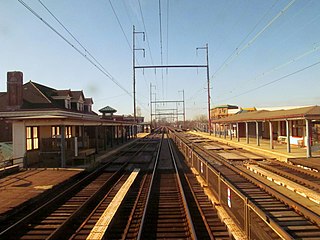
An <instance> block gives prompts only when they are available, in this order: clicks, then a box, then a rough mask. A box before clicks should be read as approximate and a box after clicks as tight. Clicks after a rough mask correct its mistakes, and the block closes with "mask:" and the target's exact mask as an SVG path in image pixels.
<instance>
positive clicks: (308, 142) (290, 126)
mask: <svg viewBox="0 0 320 240" xmlns="http://www.w3.org/2000/svg"><path fill="white" fill-rule="evenodd" d="M211 125H212V130H213V134H214V135H215V136H219V137H224V138H227V137H229V138H230V139H233V138H236V139H237V140H238V141H240V138H244V139H245V141H246V143H247V144H249V143H250V142H251V143H252V141H253V144H256V145H258V146H259V145H260V141H262V140H267V141H269V145H270V149H274V148H275V147H276V145H277V144H286V146H287V152H288V153H290V152H291V147H292V146H293V145H294V146H297V147H299V148H303V149H305V150H306V156H307V157H312V155H313V153H317V154H318V153H319V150H320V106H307V107H295V108H287V109H278V110H257V111H249V112H241V111H240V112H238V113H236V114H234V115H229V116H227V117H222V118H216V119H213V118H212V119H211ZM252 139H253V140H252Z"/></svg>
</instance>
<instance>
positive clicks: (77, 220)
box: [0, 136, 154, 239]
mask: <svg viewBox="0 0 320 240" xmlns="http://www.w3.org/2000/svg"><path fill="white" fill-rule="evenodd" d="M150 140H151V142H152V144H154V140H153V137H152V136H151V137H150ZM150 140H149V139H146V140H142V141H138V142H137V144H135V145H134V146H133V147H131V148H130V149H127V150H128V151H127V152H123V151H122V155H121V156H117V157H116V158H113V159H112V161H109V162H108V163H106V164H105V165H103V166H101V167H100V168H98V169H97V170H95V171H94V172H92V173H91V174H89V175H88V176H86V177H85V178H83V179H82V180H81V181H79V182H77V183H76V184H74V185H73V186H71V187H70V188H68V189H67V190H66V191H64V192H63V193H61V194H59V195H58V196H56V197H55V198H54V199H52V200H50V201H48V202H46V203H45V204H44V205H42V206H40V207H39V208H38V209H37V210H35V211H33V212H32V213H30V214H28V215H27V216H25V217H24V218H23V219H20V220H18V221H17V222H16V223H15V224H13V225H11V226H10V227H8V228H7V229H5V230H3V231H2V232H1V233H0V238H1V239H61V238H64V239H65V238H66V236H71V235H72V234H73V233H74V231H75V230H76V229H77V226H78V225H80V224H81V223H82V220H84V219H85V218H86V216H87V215H89V214H90V213H91V210H92V209H94V207H95V206H96V204H97V203H99V201H100V200H101V199H102V198H103V197H104V196H105V192H107V191H109V190H110V189H111V188H112V186H113V185H115V183H116V182H117V181H118V180H119V179H121V178H123V176H124V175H125V174H126V171H125V168H127V167H130V164H131V163H130V161H131V160H132V159H134V157H138V156H139V154H140V153H141V152H142V151H143V149H144V148H145V147H146V146H148V142H149V141H150ZM132 149H134V150H132ZM119 159H120V160H119ZM11 221H12V220H11Z"/></svg>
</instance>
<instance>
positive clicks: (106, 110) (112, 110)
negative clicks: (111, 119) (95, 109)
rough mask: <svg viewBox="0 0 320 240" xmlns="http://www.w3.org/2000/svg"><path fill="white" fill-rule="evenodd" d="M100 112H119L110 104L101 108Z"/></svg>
mask: <svg viewBox="0 0 320 240" xmlns="http://www.w3.org/2000/svg"><path fill="white" fill-rule="evenodd" d="M99 112H101V113H115V112H117V110H115V109H114V108H112V107H110V106H106V107H104V108H101V109H100V110H99Z"/></svg>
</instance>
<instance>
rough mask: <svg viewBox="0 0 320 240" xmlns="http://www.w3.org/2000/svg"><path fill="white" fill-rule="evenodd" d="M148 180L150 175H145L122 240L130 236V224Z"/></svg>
mask: <svg viewBox="0 0 320 240" xmlns="http://www.w3.org/2000/svg"><path fill="white" fill-rule="evenodd" d="M147 178H148V174H145V176H144V177H143V180H142V183H141V187H140V189H139V192H138V195H137V198H136V200H135V202H134V205H133V208H132V210H131V213H130V216H129V219H128V223H127V225H126V228H125V229H124V233H123V235H122V238H121V239H122V240H125V239H126V238H127V235H128V232H129V229H130V224H131V222H132V219H133V216H134V212H135V210H136V209H137V206H138V203H139V199H140V197H141V194H142V191H143V188H144V187H145V184H146V181H147Z"/></svg>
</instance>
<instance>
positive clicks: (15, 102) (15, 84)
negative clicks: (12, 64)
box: [7, 72, 23, 110]
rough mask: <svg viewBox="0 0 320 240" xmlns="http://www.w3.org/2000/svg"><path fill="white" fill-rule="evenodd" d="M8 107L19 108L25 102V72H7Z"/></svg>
mask: <svg viewBox="0 0 320 240" xmlns="http://www.w3.org/2000/svg"><path fill="white" fill-rule="evenodd" d="M7 91H8V109H9V110H16V109H19V108H20V107H21V105H22V102H23V73H22V72H8V73H7Z"/></svg>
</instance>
